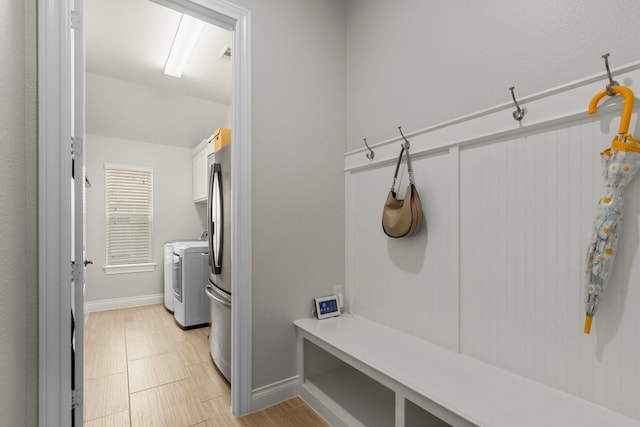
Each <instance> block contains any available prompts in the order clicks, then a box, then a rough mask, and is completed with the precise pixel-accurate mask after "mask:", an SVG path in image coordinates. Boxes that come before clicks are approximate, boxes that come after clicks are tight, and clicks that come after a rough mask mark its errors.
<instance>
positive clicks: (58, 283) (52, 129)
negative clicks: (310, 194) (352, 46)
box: [38, 0, 251, 426]
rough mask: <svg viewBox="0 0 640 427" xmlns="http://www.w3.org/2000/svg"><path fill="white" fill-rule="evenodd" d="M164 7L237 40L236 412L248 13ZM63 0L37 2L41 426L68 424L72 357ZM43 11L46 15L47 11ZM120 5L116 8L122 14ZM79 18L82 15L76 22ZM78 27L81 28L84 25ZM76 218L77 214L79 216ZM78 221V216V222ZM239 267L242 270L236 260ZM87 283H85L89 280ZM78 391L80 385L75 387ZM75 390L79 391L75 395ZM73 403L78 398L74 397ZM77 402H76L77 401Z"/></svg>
mask: <svg viewBox="0 0 640 427" xmlns="http://www.w3.org/2000/svg"><path fill="white" fill-rule="evenodd" d="M159 3H162V4H164V5H168V6H170V7H172V8H175V9H177V10H180V11H181V12H187V13H189V14H190V15H193V16H196V17H198V18H200V19H202V20H205V21H207V22H209V23H214V24H221V25H222V26H223V27H226V28H227V29H228V30H232V43H231V44H232V45H236V46H238V47H239V48H238V50H237V51H236V53H237V55H236V57H235V58H232V64H233V71H232V74H233V77H232V105H233V107H232V109H231V110H232V111H231V123H232V128H233V129H234V145H233V146H232V150H231V162H232V167H233V176H232V180H233V183H234V188H235V192H236V193H237V194H236V195H235V197H233V198H232V202H231V204H232V209H233V211H234V212H235V213H236V214H235V215H236V216H237V220H236V221H235V223H234V227H233V229H232V232H231V239H232V242H233V249H232V257H233V258H234V259H235V260H236V261H237V262H236V263H235V266H234V267H233V271H232V275H233V277H234V280H233V283H232V288H233V289H234V292H235V296H234V299H235V302H236V304H235V309H234V311H233V313H232V324H233V329H232V331H233V332H232V347H233V353H234V356H233V366H232V374H231V377H232V382H233V384H234V387H233V388H232V396H231V404H232V408H233V413H234V415H243V414H246V413H248V412H250V410H251V381H250V378H251V208H250V204H251V185H250V182H251V170H250V165H251V161H250V159H251V147H250V129H251V126H250V109H251V107H250V73H249V70H250V67H249V57H250V49H249V27H250V21H249V12H248V11H246V10H244V9H242V8H238V7H235V6H233V5H230V4H229V3H227V2H223V1H217V0H207V1H202V2H198V3H194V2H192V1H188V0H171V1H169V0H163V1H159ZM67 7H69V5H68V3H66V2H60V3H58V2H49V1H48V0H41V1H40V2H39V10H40V11H41V12H42V13H39V15H38V16H39V20H38V37H39V39H38V42H39V61H38V68H39V77H38V78H39V81H38V86H39V102H38V104H39V152H38V155H39V160H40V161H39V175H40V177H39V218H40V221H39V224H40V225H39V240H40V242H41V243H40V245H39V260H40V263H39V293H40V298H39V301H40V309H39V312H40V320H39V329H40V331H39V336H40V345H39V360H40V367H41V369H40V374H39V419H40V420H41V425H42V426H45V425H71V420H70V419H71V413H70V411H69V408H71V407H72V394H71V393H70V390H71V378H72V374H71V366H72V364H71V360H70V354H69V351H68V350H67V347H66V346H67V345H68V344H67V343H69V342H70V331H69V327H68V325H69V324H70V320H71V312H70V310H69V307H70V299H71V298H70V288H69V283H70V282H71V274H70V271H69V268H68V266H69V265H70V263H71V259H70V258H71V255H70V253H71V243H70V239H69V236H71V230H70V228H71V215H70V212H69V210H70V209H69V206H71V195H70V189H69V187H68V184H67V183H68V179H69V178H68V177H69V176H71V161H70V159H69V158H68V153H69V140H70V139H71V135H72V133H71V129H70V122H69V120H68V118H69V116H70V115H71V111H72V102H71V92H70V91H69V88H70V87H71V86H72V85H71V84H70V81H71V75H72V73H71V72H70V70H69V65H68V64H70V63H71V58H70V51H71V49H70V45H71V39H70V34H69V31H68V21H69V16H70V15H71V16H72V17H73V19H72V21H75V22H74V24H73V25H75V26H76V27H77V25H78V23H77V20H78V17H77V16H74V15H73V13H71V11H70V10H68V9H67ZM45 11H46V12H47V13H45ZM126 12H127V9H126V8H125V9H124V10H123V11H122V12H121V13H126ZM81 19H82V17H80V20H81ZM79 28H82V23H81V25H80V27H79ZM76 219H77V218H76ZM76 222H77V221H76ZM238 265H242V269H241V270H240V269H238V268H237V266H238ZM88 286H90V284H89V285H88ZM76 392H77V390H76ZM75 394H76V395H77V393H75ZM73 404H74V405H77V404H78V401H77V400H75V398H74V401H73ZM80 404H81V403H80Z"/></svg>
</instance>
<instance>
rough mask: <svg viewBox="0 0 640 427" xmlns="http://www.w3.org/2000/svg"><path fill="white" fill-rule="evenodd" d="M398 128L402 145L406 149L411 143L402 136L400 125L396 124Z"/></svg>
mask: <svg viewBox="0 0 640 427" xmlns="http://www.w3.org/2000/svg"><path fill="white" fill-rule="evenodd" d="M398 130H399V131H400V135H401V136H402V139H404V144H403V147H404V148H405V149H406V150H408V149H409V148H410V147H411V143H410V142H409V140H408V139H407V138H406V137H405V136H404V133H402V126H398Z"/></svg>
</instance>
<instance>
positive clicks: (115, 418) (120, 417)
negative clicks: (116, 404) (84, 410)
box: [84, 411, 131, 427]
mask: <svg viewBox="0 0 640 427" xmlns="http://www.w3.org/2000/svg"><path fill="white" fill-rule="evenodd" d="M84 427H131V423H130V422H129V411H125V412H118V413H117V414H113V415H107V416H106V417H102V418H96V419H95V420H91V421H86V422H85V423H84Z"/></svg>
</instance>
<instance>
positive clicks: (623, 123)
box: [588, 86, 635, 135]
mask: <svg viewBox="0 0 640 427" xmlns="http://www.w3.org/2000/svg"><path fill="white" fill-rule="evenodd" d="M610 90H611V92H612V93H617V94H619V95H622V96H623V97H624V108H623V109H622V118H621V120H620V131H619V132H618V133H619V134H621V135H624V134H626V133H627V132H628V131H629V123H630V122H631V114H632V113H633V102H634V101H635V95H634V94H633V91H632V90H631V89H629V88H628V87H625V86H611V87H610ZM608 94H609V93H608V92H607V90H606V89H603V90H602V91H600V92H598V93H597V94H596V96H594V97H593V98H592V99H591V102H590V103H589V110H588V111H589V114H595V113H596V112H597V111H598V102H600V100H601V99H602V98H604V97H605V96H607V95H608Z"/></svg>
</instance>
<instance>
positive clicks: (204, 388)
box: [186, 361, 231, 402]
mask: <svg viewBox="0 0 640 427" xmlns="http://www.w3.org/2000/svg"><path fill="white" fill-rule="evenodd" d="M186 369H187V372H188V373H189V377H190V380H191V384H192V387H193V389H194V390H195V392H196V395H197V396H198V398H199V399H200V400H201V401H203V402H204V401H206V400H211V399H215V398H218V397H220V396H224V395H230V393H231V385H229V383H228V382H227V380H226V379H225V378H224V377H223V376H222V374H221V373H220V371H218V369H217V368H216V367H215V365H214V364H213V362H211V361H207V362H203V363H197V364H194V365H190V366H187V367H186Z"/></svg>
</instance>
